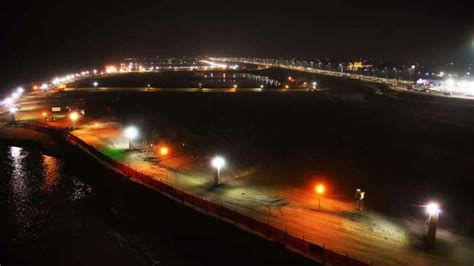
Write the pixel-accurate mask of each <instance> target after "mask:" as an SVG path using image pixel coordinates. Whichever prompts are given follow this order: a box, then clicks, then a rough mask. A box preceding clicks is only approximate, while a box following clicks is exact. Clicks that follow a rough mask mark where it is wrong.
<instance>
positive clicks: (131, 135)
mask: <svg viewBox="0 0 474 266" xmlns="http://www.w3.org/2000/svg"><path fill="white" fill-rule="evenodd" d="M125 136H126V137H127V138H128V139H129V140H134V139H136V138H137V137H138V129H137V128H136V127H134V126H129V127H127V128H126V129H125Z"/></svg>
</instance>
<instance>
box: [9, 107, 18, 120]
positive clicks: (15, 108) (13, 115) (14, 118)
mask: <svg viewBox="0 0 474 266" xmlns="http://www.w3.org/2000/svg"><path fill="white" fill-rule="evenodd" d="M8 111H9V112H10V114H11V116H12V120H13V121H16V116H15V114H16V112H18V108H17V107H15V106H12V107H10V108H9V109H8Z"/></svg>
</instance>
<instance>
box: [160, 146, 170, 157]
mask: <svg viewBox="0 0 474 266" xmlns="http://www.w3.org/2000/svg"><path fill="white" fill-rule="evenodd" d="M169 152H170V150H169V148H168V147H166V146H164V147H161V148H160V155H161V156H167V155H168V154H169Z"/></svg>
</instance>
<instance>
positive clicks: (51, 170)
mask: <svg viewBox="0 0 474 266" xmlns="http://www.w3.org/2000/svg"><path fill="white" fill-rule="evenodd" d="M42 159H43V184H42V185H41V190H42V191H43V192H50V191H52V190H54V189H55V188H56V186H57V184H58V182H59V178H60V175H59V170H60V166H61V162H60V161H59V160H58V159H56V158H54V157H51V156H47V155H43V156H42Z"/></svg>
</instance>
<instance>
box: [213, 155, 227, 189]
mask: <svg viewBox="0 0 474 266" xmlns="http://www.w3.org/2000/svg"><path fill="white" fill-rule="evenodd" d="M211 164H212V167H214V168H215V169H216V173H215V175H214V186H218V185H219V178H220V177H221V169H222V168H223V167H224V166H225V159H224V158H223V157H221V156H216V157H214V158H212V161H211Z"/></svg>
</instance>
